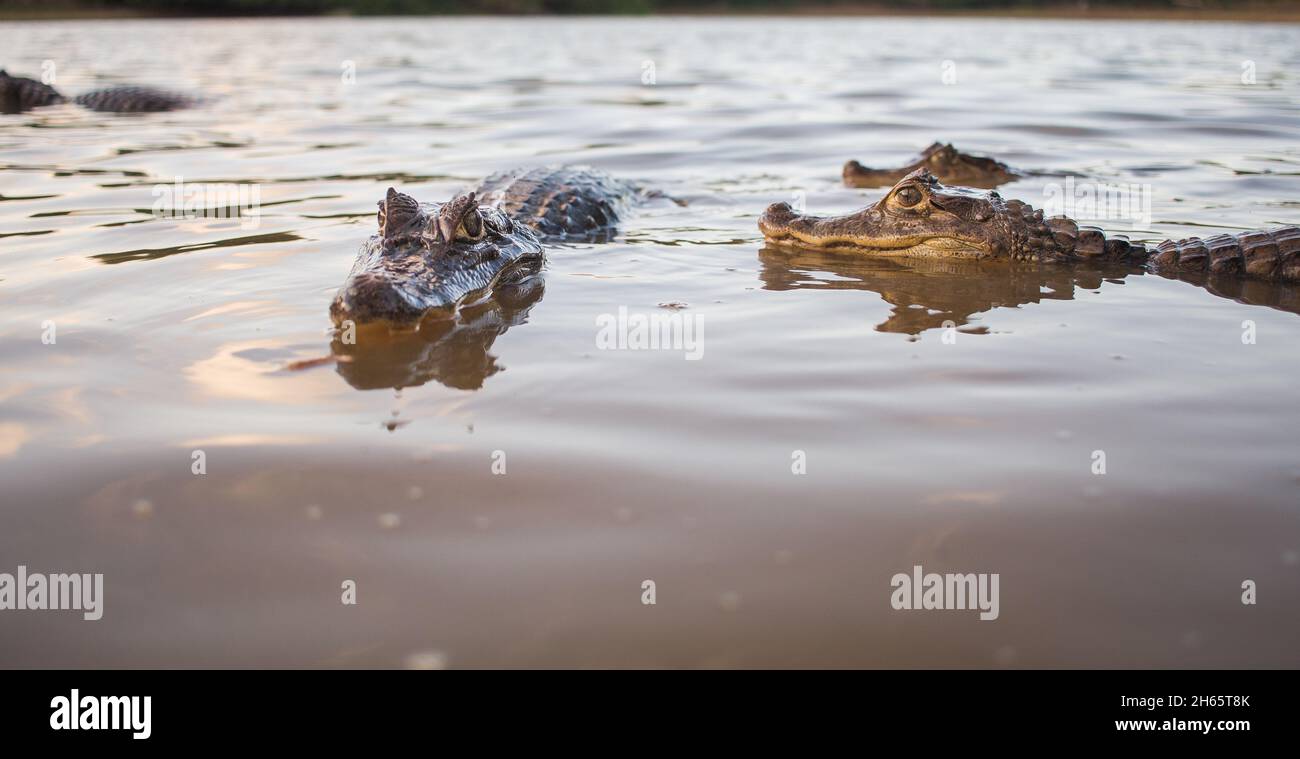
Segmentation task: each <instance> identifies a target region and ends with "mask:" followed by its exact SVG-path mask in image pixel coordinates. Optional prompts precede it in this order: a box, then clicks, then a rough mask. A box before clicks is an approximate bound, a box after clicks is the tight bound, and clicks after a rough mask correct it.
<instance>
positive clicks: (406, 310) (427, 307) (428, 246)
mask: <svg viewBox="0 0 1300 759" xmlns="http://www.w3.org/2000/svg"><path fill="white" fill-rule="evenodd" d="M377 218H378V222H379V230H378V232H377V233H376V234H374V235H372V236H371V237H370V239H368V240H366V242H365V243H364V244H363V245H362V246H361V251H360V252H359V253H358V254H357V259H356V262H355V263H354V264H353V266H352V271H351V273H350V274H349V275H348V279H347V281H346V282H344V283H343V286H342V287H340V288H339V291H338V295H336V296H335V298H334V302H333V303H332V304H331V305H330V317H331V318H332V319H333V321H334V323H335V324H336V325H339V326H342V325H343V324H344V323H345V322H352V323H354V324H356V325H364V324H372V323H374V324H384V325H387V326H389V327H398V328H408V327H411V326H414V325H416V324H418V323H419V322H420V321H421V320H422V319H423V318H424V317H425V316H428V315H430V314H431V313H433V312H443V313H452V312H454V311H455V309H456V308H457V307H459V306H460V305H461V304H462V303H464V302H466V301H468V300H470V299H473V298H474V297H476V296H479V295H483V294H486V293H488V292H490V291H491V290H493V288H495V287H496V286H498V285H500V284H503V283H509V282H513V281H516V280H517V279H518V278H519V277H521V276H525V275H527V274H531V273H533V272H535V271H536V270H537V269H538V268H540V266H541V263H542V260H543V253H542V246H541V243H540V242H538V240H537V237H536V236H535V235H534V234H533V232H532V230H530V229H528V228H527V227H525V226H523V225H522V224H516V223H514V222H513V221H512V220H511V219H510V218H509V217H508V216H506V215H505V214H504V213H503V212H502V211H501V210H499V209H497V208H494V207H492V206H482V205H479V203H478V200H477V198H476V196H475V194H474V193H472V192H471V193H468V194H464V195H459V196H457V197H455V198H453V199H451V200H449V201H447V202H445V203H420V202H418V201H417V200H416V199H415V198H413V197H411V196H410V195H406V194H404V193H400V192H398V191H397V190H395V189H393V188H391V187H390V188H388V194H387V195H386V196H385V197H384V199H383V200H381V201H379V214H378V217H377Z"/></svg>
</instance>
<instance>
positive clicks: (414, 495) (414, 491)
mask: <svg viewBox="0 0 1300 759" xmlns="http://www.w3.org/2000/svg"><path fill="white" fill-rule="evenodd" d="M406 497H407V498H410V499H411V500H412V501H418V500H420V499H421V498H423V497H424V488H422V487H420V486H419V485H412V486H411V487H409V488H407V489H406Z"/></svg>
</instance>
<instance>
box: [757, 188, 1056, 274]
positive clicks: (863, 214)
mask: <svg viewBox="0 0 1300 759" xmlns="http://www.w3.org/2000/svg"><path fill="white" fill-rule="evenodd" d="M758 228H759V229H760V230H761V231H762V232H763V237H765V238H766V239H767V241H768V242H769V243H772V244H774V245H785V246H793V247H800V248H815V249H821V250H838V251H851V252H854V253H860V254H862V255H869V256H897V257H943V258H967V259H979V258H1011V259H1031V258H1039V257H1040V255H1039V253H1040V252H1044V253H1045V254H1046V255H1045V257H1050V252H1051V249H1052V248H1053V247H1054V242H1053V238H1052V229H1051V228H1050V227H1049V226H1048V225H1047V223H1046V222H1044V221H1043V212H1042V211H1035V210H1034V209H1033V208H1031V207H1030V206H1029V205H1027V204H1026V203H1023V202H1022V201H1019V200H1004V199H1003V198H1002V196H1001V195H999V194H998V193H996V192H992V191H983V190H972V189H969V188H966V187H948V186H945V185H943V184H940V183H939V180H938V179H936V178H935V177H934V175H932V174H931V173H930V172H929V171H927V170H925V169H917V170H916V171H913V172H912V173H910V174H908V175H907V176H905V177H903V179H902V180H900V181H899V182H898V184H896V185H894V187H893V189H891V190H890V191H889V192H888V193H886V195H885V197H884V198H881V200H880V201H879V202H877V203H876V204H874V205H870V206H867V207H866V208H864V209H862V210H861V211H858V212H856V213H851V214H847V215H845V216H806V215H802V214H798V213H795V211H794V210H793V209H792V208H791V207H790V204H788V203H777V204H775V205H773V206H770V207H769V208H768V209H767V210H766V211H764V212H763V215H762V216H760V217H759V219H758Z"/></svg>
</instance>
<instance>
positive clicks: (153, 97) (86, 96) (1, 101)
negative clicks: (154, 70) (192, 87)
mask: <svg viewBox="0 0 1300 759" xmlns="http://www.w3.org/2000/svg"><path fill="white" fill-rule="evenodd" d="M68 102H72V103H76V104H77V105H81V106H85V107H86V108H89V109H91V110H93V111H108V112H112V113H151V112H158V111H175V110H178V109H181V108H188V107H190V106H192V105H194V104H195V103H196V102H197V100H196V99H195V98H191V97H189V96H187V95H182V94H180V93H176V92H168V91H167V90H160V89H155V88H153V87H136V86H127V85H124V86H117V87H105V88H102V89H98V90H91V91H90V92H85V93H82V94H80V95H77V96H76V97H74V98H67V97H64V96H63V94H62V93H60V92H59V91H58V90H56V89H54V88H53V87H51V86H50V85H48V84H45V83H44V82H39V81H37V80H35V79H29V78H27V77H25V76H10V75H9V74H8V73H6V72H5V71H4V70H3V69H0V113H22V112H23V111H29V110H31V109H33V108H39V107H40V106H43V105H58V104H59V103H68Z"/></svg>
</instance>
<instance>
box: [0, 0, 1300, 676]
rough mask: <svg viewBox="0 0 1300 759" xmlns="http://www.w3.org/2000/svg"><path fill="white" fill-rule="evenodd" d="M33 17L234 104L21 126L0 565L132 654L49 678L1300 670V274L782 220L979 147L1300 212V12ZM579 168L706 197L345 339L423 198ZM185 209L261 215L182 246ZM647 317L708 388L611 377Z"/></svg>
mask: <svg viewBox="0 0 1300 759" xmlns="http://www.w3.org/2000/svg"><path fill="white" fill-rule="evenodd" d="M0 26H2V27H3V28H0V38H3V39H5V40H6V43H5V49H4V51H3V56H4V57H3V59H2V60H0V65H2V66H4V67H5V68H7V69H9V70H10V71H11V72H14V73H26V74H29V75H39V74H40V73H41V72H42V71H44V70H47V69H48V70H50V71H52V72H53V73H54V74H55V76H56V83H57V85H58V86H59V87H60V88H61V89H63V90H64V91H66V92H73V93H75V92H78V91H81V90H84V89H89V88H90V87H92V86H94V85H96V84H97V83H102V82H108V81H113V82H118V81H120V82H131V83H147V84H161V85H165V86H170V87H173V88H178V89H186V90H193V91H197V92H202V93H205V94H206V95H208V96H210V102H209V103H208V104H207V105H205V106H204V107H202V108H200V109H196V110H192V111H185V112H178V113H174V114H160V115H148V116H142V117H122V116H112V115H104V114H95V113H90V112H86V111H83V110H80V109H78V108H76V107H73V106H61V107H55V108H50V109H44V110H41V111H38V112H33V113H28V114H22V115H7V116H0V353H2V355H3V360H2V361H0V484H2V487H3V502H2V503H0V573H2V572H9V573H13V572H14V571H15V570H16V568H17V567H18V566H19V565H23V566H26V567H27V568H28V570H29V571H32V572H47V573H56V572H100V573H103V575H104V585H105V598H104V617H103V619H101V620H100V621H97V622H89V621H83V620H82V619H81V617H80V615H78V614H77V613H75V612H56V611H39V612H38V611H17V610H0V665H3V666H7V667H15V666H18V667H23V666H125V665H139V666H184V665H198V666H240V665H243V666H295V667H297V666H379V667H403V666H417V667H438V666H451V667H474V666H554V665H561V666H568V665H573V666H617V665H629V666H685V667H700V666H884V667H904V666H976V667H985V666H987V667H1004V666H1011V667H1024V666H1067V667H1091V666H1120V667H1128V666H1156V667H1176V666H1177V667H1181V666H1211V667H1215V666H1249V667H1256V666H1289V667H1294V666H1300V651H1298V650H1297V647H1296V645H1295V641H1296V640H1297V639H1300V513H1298V511H1297V506H1298V504H1297V494H1298V493H1300V441H1298V440H1297V437H1296V430H1297V429H1298V428H1300V404H1297V401H1296V392H1295V390H1296V377H1297V376H1300V352H1297V345H1300V317H1298V316H1297V315H1296V313H1295V311H1296V310H1300V309H1297V308H1296V307H1295V303H1296V300H1295V294H1294V292H1287V291H1281V292H1275V291H1266V290H1267V288H1265V289H1264V290H1259V289H1253V290H1250V291H1249V292H1243V291H1230V292H1222V291H1220V292H1218V293H1215V292H1211V291H1210V290H1207V289H1205V288H1201V287H1197V286H1194V285H1193V284H1189V283H1185V282H1178V281H1173V280H1168V279H1162V278H1159V277H1154V276H1149V275H1143V274H1141V273H1137V272H1133V271H1127V270H1120V271H1097V270H1082V271H1075V270H1068V271H1066V270H1050V271H1039V270H1032V269H1031V270H1011V269H998V268H997V267H986V268H979V267H976V268H971V267H961V266H943V265H929V266H923V265H901V264H897V263H894V264H891V263H887V262H870V261H862V260H855V259H851V258H845V257H843V256H833V255H826V254H799V253H791V252H789V251H782V250H776V249H771V248H766V247H765V246H763V244H762V243H761V240H760V238H759V235H758V233H757V230H756V228H755V220H756V217H757V214H758V213H759V212H760V211H761V210H762V209H763V208H764V207H765V206H767V205H768V204H769V203H772V202H776V201H780V200H788V201H792V202H794V201H801V202H804V203H806V205H807V207H808V208H809V209H810V210H812V211H819V212H820V211H824V212H828V213H829V212H843V211H847V210H850V209H853V208H856V207H859V206H861V205H863V204H864V203H866V202H869V201H873V200H874V199H875V198H878V197H879V196H880V194H881V192H880V191H872V190H850V189H845V188H843V187H841V186H839V183H838V175H839V169H840V166H841V165H842V164H843V162H844V161H845V160H847V159H849V158H856V159H858V160H860V161H862V162H863V163H864V164H867V165H884V164H890V163H894V162H901V161H902V160H903V159H906V158H908V157H910V156H911V155H913V154H914V153H915V152H916V151H918V150H919V149H920V148H922V147H924V146H925V145H927V144H929V143H930V142H931V141H934V140H943V141H951V142H954V143H956V144H957V145H958V146H959V147H962V148H965V149H967V150H970V151H973V152H980V153H986V154H993V155H996V156H998V157H999V158H1001V159H1002V160H1004V161H1006V162H1008V163H1010V164H1012V165H1014V166H1017V167H1021V168H1026V169H1030V170H1034V171H1040V172H1044V173H1043V174H1042V175H1035V176H1032V177H1028V178H1026V179H1024V180H1022V181H1019V182H1016V183H1013V184H1010V185H1006V186H1004V187H1003V188H1002V192H1003V193H1004V194H1005V195H1007V196H1010V197H1019V198H1022V199H1024V200H1026V201H1028V202H1030V203H1033V204H1035V205H1040V204H1042V202H1043V199H1044V197H1045V196H1046V195H1047V193H1049V192H1050V191H1051V186H1052V185H1053V184H1054V183H1055V185H1056V186H1058V187H1059V185H1060V183H1061V182H1063V181H1064V180H1063V177H1064V176H1065V175H1067V174H1074V175H1076V180H1077V181H1079V182H1104V183H1116V184H1125V185H1129V184H1133V185H1139V186H1144V187H1146V188H1147V191H1148V192H1149V195H1148V197H1149V198H1150V211H1151V213H1150V218H1149V220H1146V219H1143V220H1138V221H1135V220H1133V219H1126V218H1093V219H1089V218H1084V219H1083V220H1084V221H1093V222H1095V223H1098V224H1100V225H1101V226H1103V227H1105V228H1106V229H1108V230H1109V231H1113V232H1123V233H1125V234H1129V235H1130V236H1132V237H1134V238H1136V239H1147V240H1159V239H1163V238H1165V237H1181V236H1187V235H1190V234H1200V233H1212V232H1216V231H1236V230H1241V229H1246V228H1258V227H1268V226H1271V225H1276V224H1282V223H1296V222H1298V221H1300V206H1298V205H1297V202H1300V179H1297V176H1298V175H1300V148H1297V145H1300V139H1297V138H1300V122H1298V121H1297V115H1300V108H1298V107H1297V104H1298V103H1300V81H1298V80H1297V73H1296V72H1297V65H1298V64H1300V54H1297V52H1296V51H1297V50H1300V44H1298V43H1300V27H1297V26H1295V25H1285V24H1269V25H1252V24H1203V23H1172V22H1169V23H1165V22H1132V23H1126V22H1104V23H1103V22H1096V23H1092V22H1090V23H1079V22H1061V21H993V20H987V21H986V20H943V21H941V20H923V19H904V20H890V19H835V20H816V19H748V18H747V19H735V20H724V19H707V18H691V19H689V20H674V19H609V20H593V19H563V20H557V19H521V20H509V19H500V20H484V19H472V18H466V19H454V20H443V19H419V20H388V19H375V20H364V21H359V20H347V19H315V20H249V21H129V22H128V21H122V22H69V23H23V24H4V25H0ZM990 39H996V40H997V41H998V44H996V45H990V44H988V41H989V40H990ZM46 62H48V63H46ZM544 163H585V164H590V165H594V166H598V167H601V168H604V169H606V170H608V171H610V172H611V173H614V174H617V175H619V176H623V177H627V178H630V179H634V180H637V181H641V182H644V183H646V184H647V185H649V186H653V187H656V188H658V189H661V190H663V191H664V192H666V193H669V194H671V195H672V196H673V197H676V198H680V199H683V200H685V201H687V202H688V205H687V206H685V207H679V206H677V205H674V204H672V203H667V202H651V203H648V204H646V205H645V206H643V207H641V208H640V209H638V210H637V211H635V212H634V213H633V214H632V215H631V216H630V217H629V218H628V220H627V222H626V224H625V225H624V227H623V229H622V232H621V233H620V235H619V236H618V237H616V238H615V239H614V240H613V241H612V242H610V243H608V244H601V245H573V246H567V247H560V248H555V249H552V250H551V251H550V256H549V264H548V268H547V270H546V271H545V273H544V276H543V278H542V279H541V280H540V281H538V282H536V283H534V287H531V288H529V289H527V290H525V291H521V292H519V293H515V294H514V295H513V296H512V297H511V298H508V299H500V300H496V301H488V302H485V303H481V304H478V305H476V306H474V307H473V308H468V309H465V310H464V311H463V312H462V313H461V315H460V318H459V319H458V320H457V322H456V323H454V324H445V325H439V326H438V327H434V328H430V329H428V330H426V331H425V332H423V333H422V334H420V335H417V336H409V337H406V338H402V339H399V340H393V341H391V342H390V343H384V344H378V343H364V344H360V345H357V346H355V347H353V348H349V349H345V348H343V347H341V346H340V345H338V344H337V343H336V344H334V345H333V347H331V345H332V342H335V341H334V339H333V336H332V335H331V334H330V331H329V327H330V325H329V320H328V316H327V306H328V303H329V300H330V298H331V297H332V295H333V292H334V288H336V287H337V286H338V285H339V283H340V282H341V281H342V279H343V277H344V275H345V274H346V273H347V270H348V268H349V267H350V265H351V262H352V259H353V256H354V255H355V252H356V250H357V248H358V246H359V244H360V242H361V241H362V240H363V239H364V238H365V237H366V236H367V235H369V234H370V233H371V231H372V230H373V227H374V223H375V222H374V211H375V202H376V201H377V200H379V199H380V198H381V197H382V195H383V192H384V190H385V189H386V188H387V187H388V186H390V185H394V186H397V187H398V188H400V189H402V190H404V191H407V192H410V193H411V194H413V195H415V196H416V197H419V198H425V199H445V198H446V197H447V196H448V195H450V194H451V193H452V192H454V191H456V190H457V189H460V188H462V187H464V186H466V185H468V184H470V183H472V182H473V181H474V180H475V179H477V178H478V177H481V176H483V175H485V174H487V173H490V172H491V171H494V170H497V169H504V168H508V167H512V166H516V165H521V164H527V165H535V164H544ZM177 177H180V178H182V180H183V181H184V182H187V183H198V184H217V183H240V184H244V185H246V186H249V187H253V186H255V187H256V188H257V191H258V193H259V195H258V200H259V201H260V207H261V213H260V216H258V217H256V218H255V219H250V218H244V219H219V218H218V219H213V218H159V217H157V216H156V215H155V214H154V213H153V208H154V204H155V201H156V200H158V198H159V197H161V196H162V194H165V189H159V188H165V187H166V186H167V185H171V184H173V183H174V182H175V180H176V178H177ZM1225 296H1227V297H1225ZM661 303H662V304H676V305H677V306H680V305H682V304H684V305H685V308H677V309H670V308H664V307H661V306H660V305H659V304H661ZM620 309H624V313H626V314H628V318H630V319H635V318H637V317H648V316H649V315H659V316H668V317H674V318H679V319H683V320H686V319H689V320H693V321H691V322H689V323H690V324H692V325H694V326H695V327H696V328H697V336H698V337H699V343H698V345H697V346H696V348H697V349H698V351H697V353H698V355H699V358H698V359H697V360H688V359H687V357H686V354H687V352H688V351H687V350H686V349H685V347H682V348H681V349H676V350H674V349H664V350H630V349H622V350H620V349H617V348H616V349H612V350H610V349H604V348H602V346H601V344H599V343H598V333H599V331H600V327H599V324H601V321H600V320H601V319H606V320H608V319H610V318H615V321H616V317H617V315H618V314H619V313H620ZM680 323H681V324H686V323H687V322H685V321H683V322H680ZM945 323H947V324H946V325H945ZM51 325H52V326H53V328H54V335H55V341H54V343H53V344H47V342H45V341H43V340H42V338H43V337H44V336H45V335H46V334H47V332H48V327H49V326H51ZM1247 330H1253V335H1254V341H1253V343H1252V342H1249V341H1246V342H1243V335H1244V334H1245V333H1246V332H1247ZM335 354H339V355H342V356H343V357H344V358H345V359H346V360H345V361H344V362H341V363H340V362H333V361H323V362H313V360H314V359H318V358H321V357H325V356H332V355H335ZM303 361H306V362H308V364H307V365H306V366H305V367H304V368H300V369H297V370H287V369H286V367H287V366H289V365H292V364H294V363H295V362H303ZM195 451H202V452H203V456H204V459H205V463H206V474H203V475H196V474H193V473H192V462H193V456H194V452H195ZM1097 451H1101V452H1104V454H1105V464H1106V469H1105V473H1104V474H1095V473H1094V468H1095V462H1096V455H1095V452H1097ZM799 464H803V468H804V471H805V473H803V474H796V473H795V472H794V470H793V469H794V468H799V467H798V465H799ZM494 465H496V469H494ZM502 465H504V469H505V473H504V474H499V473H495V472H498V471H500V468H501V466H502ZM916 565H921V566H923V567H924V568H925V571H927V572H931V571H933V572H939V573H947V572H961V573H966V572H975V573H979V572H983V573H997V574H998V575H999V577H1000V602H999V606H1000V613H999V617H998V619H997V620H993V621H981V620H980V619H979V618H978V615H977V614H976V613H975V612H972V611H937V610H936V611H898V610H895V609H893V608H891V604H890V593H891V586H890V580H891V577H892V576H893V575H895V574H896V573H900V572H901V573H906V572H910V571H911V570H912V567H913V566H916ZM348 580H351V581H354V582H355V583H356V586H357V601H358V603H357V604H355V605H345V604H343V603H341V594H342V591H341V585H342V583H343V582H345V581H348ZM646 580H650V581H653V582H654V583H655V591H656V597H655V601H656V603H654V604H653V605H647V604H643V603H642V597H643V591H642V584H643V582H645V581H646ZM1247 580H1250V581H1253V582H1254V583H1256V585H1257V588H1258V603H1256V604H1254V605H1243V603H1242V602H1241V596H1242V589H1241V586H1242V583H1243V582H1245V581H1247Z"/></svg>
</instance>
